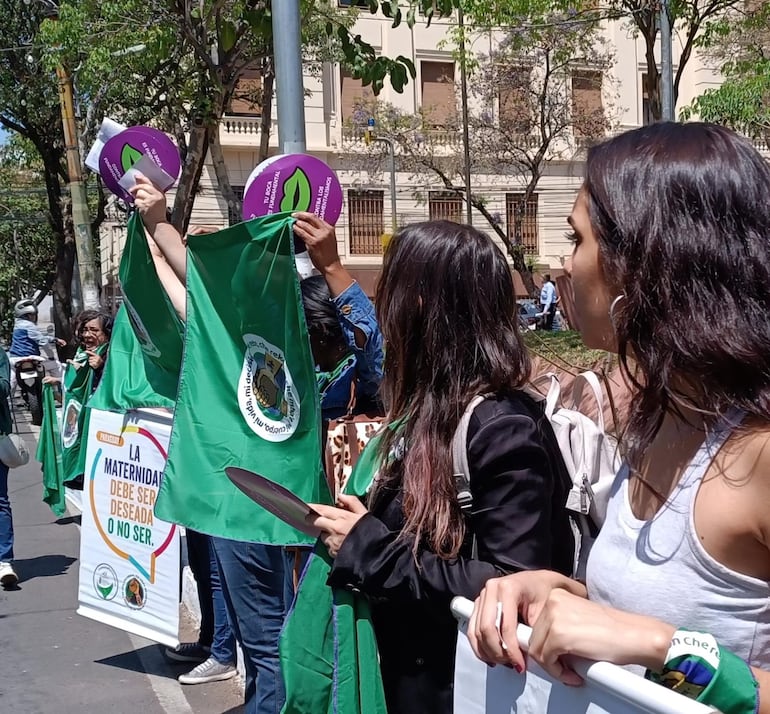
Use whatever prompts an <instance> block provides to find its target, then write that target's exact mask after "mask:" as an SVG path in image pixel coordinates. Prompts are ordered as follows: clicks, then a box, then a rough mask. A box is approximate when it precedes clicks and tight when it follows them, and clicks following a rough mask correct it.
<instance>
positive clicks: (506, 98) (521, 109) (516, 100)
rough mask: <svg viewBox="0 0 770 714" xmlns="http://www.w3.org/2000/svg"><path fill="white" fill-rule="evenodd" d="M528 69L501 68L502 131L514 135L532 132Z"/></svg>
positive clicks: (500, 109) (499, 73)
mask: <svg viewBox="0 0 770 714" xmlns="http://www.w3.org/2000/svg"><path fill="white" fill-rule="evenodd" d="M531 74H532V71H531V70H530V69H528V68H526V67H501V68H500V69H499V72H498V75H497V76H498V81H499V86H500V89H499V92H498V101H499V113H498V122H499V126H500V129H502V130H503V131H504V132H510V133H512V134H529V133H530V131H531V130H532V111H531V107H530V104H529V88H530V76H531Z"/></svg>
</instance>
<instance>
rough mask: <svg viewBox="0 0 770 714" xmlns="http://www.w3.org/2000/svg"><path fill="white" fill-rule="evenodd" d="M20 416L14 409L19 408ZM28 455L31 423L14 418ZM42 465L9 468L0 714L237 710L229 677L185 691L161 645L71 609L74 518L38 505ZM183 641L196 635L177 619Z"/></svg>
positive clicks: (76, 538)
mask: <svg viewBox="0 0 770 714" xmlns="http://www.w3.org/2000/svg"><path fill="white" fill-rule="evenodd" d="M17 413H18V412H17ZM20 422H21V423H20V424H19V432H20V433H21V434H22V436H24V438H25V440H26V441H27V443H28V446H29V447H30V451H31V453H33V454H34V451H35V448H36V445H37V431H38V429H37V427H33V426H31V425H30V424H29V423H28V420H27V419H26V414H22V418H21V419H20ZM41 480H42V475H41V471H40V465H39V464H38V463H37V462H36V461H34V460H32V461H30V463H29V464H28V465H27V466H25V467H22V468H19V469H14V470H13V471H11V474H10V479H9V492H10V497H11V506H12V508H13V517H14V529H15V532H16V533H15V546H14V549H15V551H16V552H15V556H16V561H15V568H16V571H17V573H18V574H19V577H20V581H19V584H18V586H17V587H16V589H14V590H10V591H5V590H2V589H0V712H16V713H18V714H49V713H50V714H76V713H77V714H90V713H91V712H93V713H99V714H102V713H103V712H108V713H109V714H237V713H239V712H242V711H243V707H242V706H240V704H241V702H242V694H241V693H240V690H239V688H238V685H237V683H236V682H235V681H234V680H230V681H228V682H214V683H211V684H201V685H195V686H186V687H183V686H182V685H180V684H178V683H177V681H176V677H177V676H178V675H179V674H180V673H182V672H184V671H186V669H188V668H189V667H186V666H185V665H179V664H175V663H171V662H170V661H168V660H167V659H166V658H165V657H164V656H163V648H162V647H161V646H160V645H158V644H156V643H154V642H151V641H149V640H144V639H142V638H140V637H137V636H135V635H129V634H128V633H125V632H122V631H120V630H118V629H115V628H112V627H109V626H108V625H104V624H101V623H98V622H95V621H93V620H89V619H87V618H84V617H81V616H80V615H77V614H76V613H75V610H76V608H77V589H78V587H77V586H78V557H79V549H80V517H79V515H77V514H74V513H68V514H65V516H64V517H62V518H59V519H57V518H56V516H54V515H53V513H52V512H51V510H50V509H49V508H48V506H47V505H46V504H44V503H43V502H42V501H41V493H42V485H41ZM183 623H184V624H183V630H182V639H188V638H194V632H192V631H191V628H190V624H189V620H188V619H186V618H183Z"/></svg>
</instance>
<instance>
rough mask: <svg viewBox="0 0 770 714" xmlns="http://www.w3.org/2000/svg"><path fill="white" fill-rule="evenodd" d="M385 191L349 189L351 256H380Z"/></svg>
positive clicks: (383, 225) (383, 228) (383, 227)
mask: <svg viewBox="0 0 770 714" xmlns="http://www.w3.org/2000/svg"><path fill="white" fill-rule="evenodd" d="M384 194H385V192H384V191H377V190H365V191H361V190H358V189H352V188H351V189H348V220H349V227H350V254H351V255H380V254H381V253H382V234H383V233H384V232H385V223H384V221H383V217H382V214H383V202H384Z"/></svg>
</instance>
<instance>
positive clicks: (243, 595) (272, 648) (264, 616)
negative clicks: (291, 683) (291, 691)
mask: <svg viewBox="0 0 770 714" xmlns="http://www.w3.org/2000/svg"><path fill="white" fill-rule="evenodd" d="M213 541H214V551H215V553H216V555H217V562H218V563H219V567H220V572H221V573H222V590H223V592H224V596H225V604H226V606H227V611H228V613H229V614H230V620H231V622H232V624H233V629H234V630H235V636H236V637H237V638H238V641H239V642H240V643H241V647H242V648H243V658H244V664H245V666H246V687H245V688H246V692H245V700H246V701H245V707H244V711H245V714H279V713H280V711H281V709H282V708H283V704H284V702H285V701H286V692H285V690H284V686H283V679H282V677H281V666H280V662H279V659H278V638H279V637H280V634H281V628H282V627H283V621H284V617H285V615H286V604H285V603H284V556H283V548H282V547H281V546H278V545H261V544H259V543H242V542H239V541H234V540H228V539H226V538H214V539H213Z"/></svg>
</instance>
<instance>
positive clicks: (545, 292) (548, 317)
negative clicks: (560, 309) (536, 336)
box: [540, 273, 558, 330]
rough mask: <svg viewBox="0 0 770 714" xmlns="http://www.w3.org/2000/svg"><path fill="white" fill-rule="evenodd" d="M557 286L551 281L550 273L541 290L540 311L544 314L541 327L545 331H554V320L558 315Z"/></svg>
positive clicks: (544, 278) (546, 276) (546, 275)
mask: <svg viewBox="0 0 770 714" xmlns="http://www.w3.org/2000/svg"><path fill="white" fill-rule="evenodd" d="M557 300H558V298H557V296H556V285H555V284H554V282H553V281H552V280H551V275H550V273H546V274H545V275H544V276H543V287H542V288H541V289H540V311H541V313H542V317H541V322H540V326H541V327H542V329H544V330H552V329H553V318H554V315H555V314H556V301H557Z"/></svg>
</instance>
